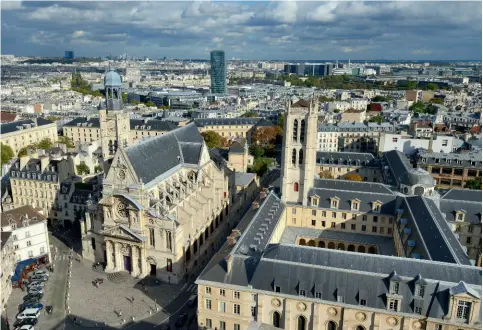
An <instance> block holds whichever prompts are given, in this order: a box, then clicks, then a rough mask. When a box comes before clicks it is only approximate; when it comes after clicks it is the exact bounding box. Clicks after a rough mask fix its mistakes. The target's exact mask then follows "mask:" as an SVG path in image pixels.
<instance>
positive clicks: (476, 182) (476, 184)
mask: <svg viewBox="0 0 483 330" xmlns="http://www.w3.org/2000/svg"><path fill="white" fill-rule="evenodd" d="M465 188H467V189H472V190H481V178H476V179H469V180H467V181H466V182H465Z"/></svg>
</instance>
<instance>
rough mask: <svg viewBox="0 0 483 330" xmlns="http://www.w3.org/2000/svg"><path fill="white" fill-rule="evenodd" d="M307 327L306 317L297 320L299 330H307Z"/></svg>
mask: <svg viewBox="0 0 483 330" xmlns="http://www.w3.org/2000/svg"><path fill="white" fill-rule="evenodd" d="M306 327H307V320H306V319H305V317H303V316H302V315H300V316H299V317H298V319H297V330H306Z"/></svg>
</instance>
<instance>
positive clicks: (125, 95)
mask: <svg viewBox="0 0 483 330" xmlns="http://www.w3.org/2000/svg"><path fill="white" fill-rule="evenodd" d="M121 97H122V103H127V93H125V92H123V93H122V94H121Z"/></svg>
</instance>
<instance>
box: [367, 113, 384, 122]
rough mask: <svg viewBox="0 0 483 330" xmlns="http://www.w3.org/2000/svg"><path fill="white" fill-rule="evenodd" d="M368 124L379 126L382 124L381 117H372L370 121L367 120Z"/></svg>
mask: <svg viewBox="0 0 483 330" xmlns="http://www.w3.org/2000/svg"><path fill="white" fill-rule="evenodd" d="M369 122H370V123H378V124H381V123H382V116H381V115H377V116H374V117H372V118H371V119H369Z"/></svg>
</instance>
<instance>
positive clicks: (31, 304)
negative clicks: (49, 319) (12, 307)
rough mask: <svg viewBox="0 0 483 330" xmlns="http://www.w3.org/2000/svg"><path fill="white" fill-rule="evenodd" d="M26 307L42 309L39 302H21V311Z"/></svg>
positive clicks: (42, 306)
mask: <svg viewBox="0 0 483 330" xmlns="http://www.w3.org/2000/svg"><path fill="white" fill-rule="evenodd" d="M27 308H37V309H40V310H42V309H43V308H44V305H42V304H41V303H38V302H34V303H29V304H26V303H23V304H22V311H24V310H26V309H27Z"/></svg>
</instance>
